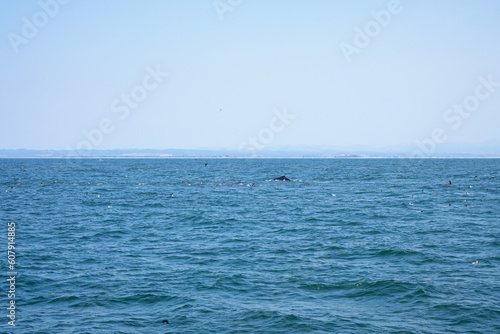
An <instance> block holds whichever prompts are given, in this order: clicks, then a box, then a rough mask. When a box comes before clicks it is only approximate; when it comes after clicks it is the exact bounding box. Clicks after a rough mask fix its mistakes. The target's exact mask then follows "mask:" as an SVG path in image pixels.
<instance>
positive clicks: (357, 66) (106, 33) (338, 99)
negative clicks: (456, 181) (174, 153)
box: [0, 0, 500, 155]
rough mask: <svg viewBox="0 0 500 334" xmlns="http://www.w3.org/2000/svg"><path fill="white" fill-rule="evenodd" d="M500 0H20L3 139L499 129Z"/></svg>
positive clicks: (454, 143)
mask: <svg viewBox="0 0 500 334" xmlns="http://www.w3.org/2000/svg"><path fill="white" fill-rule="evenodd" d="M499 14H500V3H498V2H496V1H493V0H490V1H482V2H481V3H477V2H474V1H469V0H468V1H461V2H459V3H457V2H452V1H451V0H448V1H443V2H439V3H434V2H431V1H410V0H401V1H397V0H394V1H375V0H373V1H364V2H363V3H353V2H348V1H343V2H340V1H338V2H333V1H327V0H316V1H313V2H306V1H295V2H293V3H290V2H287V1H283V0H281V1H273V2H272V3H269V2H265V1H263V0H255V1H242V0H239V1H237V0H232V1H230V0H215V1H213V0H205V1H200V0H198V1H191V2H189V4H188V3H186V2H179V1H157V0H150V1H146V2H141V3H139V2H121V1H109V2H106V3H100V2H97V1H88V2H79V1H67V0H66V1H62V0H61V1H57V0H40V1H22V2H8V3H5V4H4V6H3V10H2V12H1V13H0V18H1V24H0V27H1V30H0V33H1V35H2V36H4V38H3V39H2V43H0V53H1V54H2V55H3V61H2V63H1V65H0V66H1V72H2V74H3V75H2V76H1V78H0V87H1V91H0V100H1V109H0V110H1V111H0V149H20V148H26V149H37V150H50V149H56V150H64V149H92V150H104V149H167V148H177V149H227V150H250V151H252V150H253V151H260V150H266V149H278V148H283V147H359V146H364V147H372V148H373V149H384V148H388V147H405V148H409V149H412V148H413V149H419V150H420V151H421V152H422V153H424V154H429V155H432V154H433V153H434V152H439V151H443V150H445V149H446V148H447V147H456V148H457V149H458V148H460V147H464V148H472V149H473V150H481V149H491V147H494V146H495V145H497V144H498V143H499V142H500V132H499V131H498V124H500V113H499V112H498V111H499V106H500V64H499V62H498V59H500V45H499V44H498V42H497V41H498V38H497V35H498V32H499V31H500V21H499V20H498V17H499Z"/></svg>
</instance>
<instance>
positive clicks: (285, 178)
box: [273, 175, 291, 181]
mask: <svg viewBox="0 0 500 334" xmlns="http://www.w3.org/2000/svg"><path fill="white" fill-rule="evenodd" d="M273 180H274V181H291V180H290V179H289V178H287V177H286V176H285V175H283V176H280V177H277V178H275V179H273Z"/></svg>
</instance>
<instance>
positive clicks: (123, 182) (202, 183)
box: [0, 159, 500, 333]
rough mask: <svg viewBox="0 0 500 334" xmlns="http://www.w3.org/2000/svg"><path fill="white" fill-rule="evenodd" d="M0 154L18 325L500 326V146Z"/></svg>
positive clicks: (221, 329) (54, 329)
mask: <svg viewBox="0 0 500 334" xmlns="http://www.w3.org/2000/svg"><path fill="white" fill-rule="evenodd" d="M205 163H208V164H207V166H205ZM0 171H1V175H0V201H1V204H0V208H1V211H2V214H1V219H2V224H3V226H4V227H5V228H4V233H2V234H1V238H0V242H1V244H0V247H3V249H6V248H7V246H6V245H7V228H6V226H7V222H10V221H14V222H16V226H17V231H16V232H17V235H16V238H17V239H16V242H17V248H16V252H17V259H16V261H17V271H18V277H17V293H16V297H17V298H16V303H17V305H18V308H17V313H16V316H17V318H16V324H17V325H16V328H15V331H16V332H19V333H21V332H22V333H388V332H394V333H453V332H455V333H463V332H475V333H500V269H499V264H500V193H499V188H500V183H499V182H500V160H496V159H432V160H431V159H427V160H425V159H424V160H418V159H394V160H391V159H329V160H326V159H325V160H322V159H197V160H196V159H102V160H99V159H82V160H76V159H75V160H70V161H69V162H68V161H66V160H63V159H60V160H58V159H2V160H0ZM281 175H286V176H287V177H289V178H290V179H292V182H286V181H272V178H275V177H278V176H281ZM449 181H451V183H452V184H451V185H445V184H447V183H448V182H449ZM2 245H3V246H2ZM4 254H5V252H4ZM476 261H477V263H476ZM0 265H1V269H0V270H1V272H3V274H2V275H3V276H5V278H7V277H6V276H7V274H6V272H7V258H6V256H2V257H1V259H0ZM3 286H4V288H3V290H4V292H2V293H1V296H2V297H1V299H0V301H1V303H2V305H3V306H2V309H3V310H4V311H3V312H4V313H5V315H6V314H7V311H6V310H5V309H6V307H7V303H8V301H7V296H6V294H7V284H4V285H3ZM2 318H3V319H4V320H2V323H0V331H1V332H7V331H11V330H12V329H11V328H9V326H7V320H8V319H7V317H5V316H3V317H2ZM164 319H167V320H168V321H169V323H168V324H165V323H163V322H162V321H163V320H164Z"/></svg>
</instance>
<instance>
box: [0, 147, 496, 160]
mask: <svg viewBox="0 0 500 334" xmlns="http://www.w3.org/2000/svg"><path fill="white" fill-rule="evenodd" d="M0 158H26V159H67V158H69V159H499V158H500V154H495V153H493V152H485V153H480V154H478V153H464V152H449V153H436V154H435V155H432V156H426V155H423V154H422V155H415V154H413V155H411V154H408V153H405V152H369V151H363V152H353V153H346V152H345V151H336V150H331V151H330V150H318V151H312V152H311V151H307V150H276V151H262V152H255V153H253V152H252V153H251V154H249V152H248V151H230V150H188V149H166V150H148V149H144V150H133V149H131V150H93V151H85V152H77V151H67V150H30V149H0Z"/></svg>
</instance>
